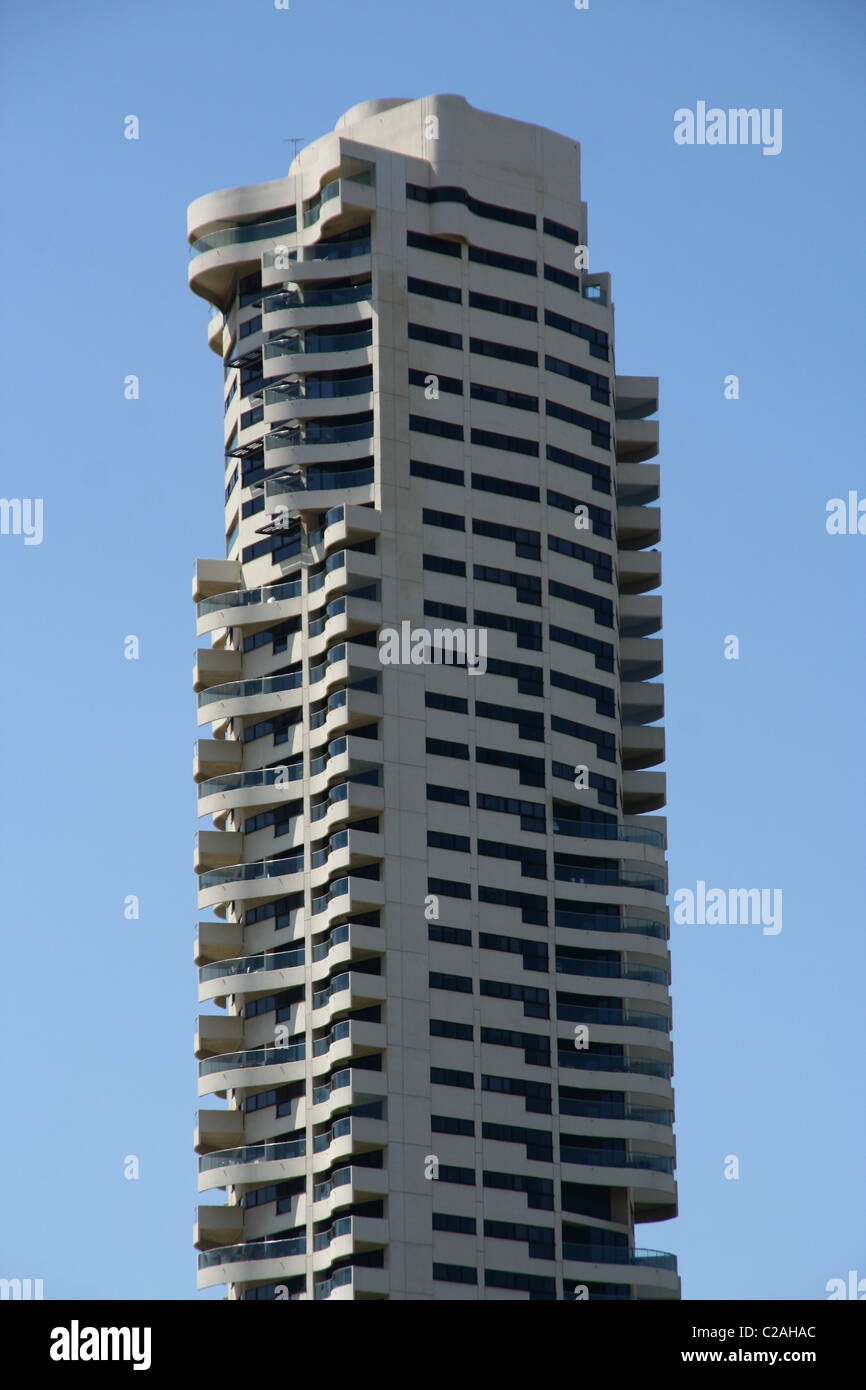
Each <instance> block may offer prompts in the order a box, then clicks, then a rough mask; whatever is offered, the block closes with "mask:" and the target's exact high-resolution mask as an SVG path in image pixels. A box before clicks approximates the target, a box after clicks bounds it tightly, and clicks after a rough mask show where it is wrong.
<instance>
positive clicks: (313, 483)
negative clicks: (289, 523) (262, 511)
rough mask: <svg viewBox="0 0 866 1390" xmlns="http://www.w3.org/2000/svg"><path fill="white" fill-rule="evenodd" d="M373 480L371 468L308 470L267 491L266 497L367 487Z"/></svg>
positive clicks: (373, 475)
mask: <svg viewBox="0 0 866 1390" xmlns="http://www.w3.org/2000/svg"><path fill="white" fill-rule="evenodd" d="M374 479H375V469H373V468H352V469H348V468H346V469H341V470H339V471H334V470H331V469H321V468H318V467H316V468H315V469H309V470H307V472H306V473H305V474H304V475H303V476H301V475H299V474H298V475H295V478H294V479H289V480H286V482H285V483H284V484H283V486H282V487H281V488H280V487H276V486H274V487H273V488H269V489H268V497H272V496H273V497H278V496H280V495H281V493H286V492H322V491H324V490H325V489H326V488H327V489H331V488H350V487H369V486H370V484H371V483H372V482H373V481H374Z"/></svg>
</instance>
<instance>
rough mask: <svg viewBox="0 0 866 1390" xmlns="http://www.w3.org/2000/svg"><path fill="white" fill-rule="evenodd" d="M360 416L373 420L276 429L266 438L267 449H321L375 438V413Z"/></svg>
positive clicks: (314, 422)
mask: <svg viewBox="0 0 866 1390" xmlns="http://www.w3.org/2000/svg"><path fill="white" fill-rule="evenodd" d="M359 414H360V415H361V416H362V417H367V416H369V418H361V419H358V420H350V421H348V422H347V423H346V424H343V425H339V424H332V423H331V421H330V420H304V421H303V422H300V423H299V424H296V425H291V424H290V425H288V426H286V427H284V428H275V429H272V430H271V431H270V433H269V434H268V435H267V436H266V437H265V448H266V450H268V452H271V453H272V452H273V451H274V450H276V449H310V448H315V449H318V448H320V447H322V446H331V445H337V444H354V443H357V442H358V440H361V439H372V438H373V412H372V411H371V410H369V411H360V412H359ZM338 418H339V417H338ZM301 461H302V460H301ZM311 461H313V462H314V461H315V459H313V460H311Z"/></svg>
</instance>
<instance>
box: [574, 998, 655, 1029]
mask: <svg viewBox="0 0 866 1390" xmlns="http://www.w3.org/2000/svg"><path fill="white" fill-rule="evenodd" d="M556 1017H557V1018H558V1019H560V1020H561V1021H562V1022H564V1023H601V1024H604V1025H605V1026H620V1027H623V1028H653V1029H655V1030H656V1032H659V1033H668V1032H670V1024H669V1022H668V1020H667V1019H666V1018H665V1017H664V1016H663V1015H662V1014H648V1013H636V1012H635V1011H634V1010H633V1009H591V1008H584V1007H583V1005H581V1004H557V1006H556Z"/></svg>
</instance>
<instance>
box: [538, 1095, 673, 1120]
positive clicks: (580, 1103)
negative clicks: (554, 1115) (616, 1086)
mask: <svg viewBox="0 0 866 1390" xmlns="http://www.w3.org/2000/svg"><path fill="white" fill-rule="evenodd" d="M559 1112H560V1114H561V1115H575V1116H578V1117H579V1118H581V1119H586V1120H634V1121H636V1122H638V1123H641V1124H647V1125H666V1126H670V1125H672V1124H673V1122H674V1114H673V1111H672V1110H664V1109H658V1108H648V1107H647V1106H644V1105H624V1104H623V1103H622V1101H610V1100H572V1099H571V1097H570V1096H564V1095H562V1094H560V1097H559Z"/></svg>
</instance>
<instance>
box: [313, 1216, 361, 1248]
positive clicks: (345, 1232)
mask: <svg viewBox="0 0 866 1390" xmlns="http://www.w3.org/2000/svg"><path fill="white" fill-rule="evenodd" d="M351 1234H352V1218H351V1216H341V1217H340V1219H339V1221H335V1222H334V1223H333V1225H331V1226H329V1227H328V1229H327V1231H320V1232H319V1234H318V1235H317V1236H314V1237H313V1249H314V1250H327V1248H328V1246H329V1245H330V1244H331V1241H332V1240H337V1239H338V1238H339V1237H340V1236H350V1235H351Z"/></svg>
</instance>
